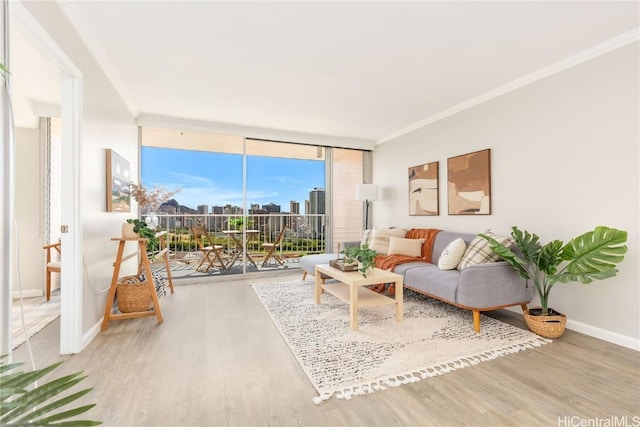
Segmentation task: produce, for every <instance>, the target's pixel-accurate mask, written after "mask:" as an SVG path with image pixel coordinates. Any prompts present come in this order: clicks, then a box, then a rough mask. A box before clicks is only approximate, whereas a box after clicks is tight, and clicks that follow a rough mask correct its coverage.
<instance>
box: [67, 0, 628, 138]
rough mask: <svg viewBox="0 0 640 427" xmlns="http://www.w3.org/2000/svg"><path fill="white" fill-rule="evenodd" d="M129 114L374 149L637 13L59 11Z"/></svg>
mask: <svg viewBox="0 0 640 427" xmlns="http://www.w3.org/2000/svg"><path fill="white" fill-rule="evenodd" d="M61 5H62V8H63V10H65V12H66V13H67V15H68V16H69V17H70V19H72V21H73V23H74V26H76V28H77V30H78V31H79V32H80V33H81V36H82V38H83V39H84V40H85V42H86V43H87V44H88V45H89V48H90V49H91V50H92V52H93V53H94V55H95V57H96V59H97V60H98V61H99V62H100V64H101V65H102V67H103V68H104V69H105V72H107V74H108V76H109V77H110V79H111V80H112V82H114V85H115V86H116V88H117V90H118V91H119V92H120V94H121V95H122V97H123V99H125V102H126V103H127V105H128V106H129V108H130V109H131V111H132V112H133V113H134V114H135V115H136V116H139V115H157V116H167V117H173V118H178V119H192V120H199V121H205V122H215V123H227V124H237V125H244V126H251V127H261V128H270V129H279V130H287V131H297V132H307V133H313V134H321V135H331V136H339V137H349V138H360V139H367V140H373V141H383V140H385V139H387V138H389V137H390V136H392V135H397V134H398V133H401V132H402V131H403V130H405V129H409V128H411V127H412V126H414V125H416V123H420V122H421V121H424V120H426V119H429V118H430V117H434V116H437V115H438V114H440V113H442V112H443V111H447V110H450V109H452V108H455V107H456V106H459V105H461V104H464V103H465V102H468V101H469V100H472V99H474V98H477V97H481V96H483V95H484V94H487V93H490V92H491V91H493V90H495V89H496V88H500V87H502V86H504V85H507V84H509V83H510V82H513V81H514V80H517V79H519V78H521V77H523V76H526V75H530V74H531V73H536V72H538V71H539V70H541V69H544V68H545V67H549V66H552V65H553V64H556V63H558V62H560V61H564V60H566V58H568V57H571V56H573V55H576V54H579V53H581V52H584V51H585V50H588V49H592V48H593V47H594V46H597V45H599V44H602V43H605V42H607V41H609V40H611V39H613V38H615V37H618V36H620V35H623V34H625V33H629V31H631V30H634V29H636V28H638V26H639V13H640V12H639V3H638V2H637V1H628V2H607V1H602V2H582V1H568V2H555V1H534V2H483V1H468V2H452V1H447V2H437V1H424V2H421V1H410V2H400V1H387V2H384V1H379V2H364V1H352V2H342V1H324V2H306V1H296V2H272V1H258V2H245V1H235V2H219V1H193V2H192V1H64V2H62V3H61Z"/></svg>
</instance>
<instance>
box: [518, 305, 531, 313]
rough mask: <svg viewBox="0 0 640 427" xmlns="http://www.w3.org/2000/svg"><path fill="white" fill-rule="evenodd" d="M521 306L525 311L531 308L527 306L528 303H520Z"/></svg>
mask: <svg viewBox="0 0 640 427" xmlns="http://www.w3.org/2000/svg"><path fill="white" fill-rule="evenodd" d="M520 307H521V308H522V312H523V313H524V312H525V311H527V310H528V309H529V307H528V306H527V303H524V304H520Z"/></svg>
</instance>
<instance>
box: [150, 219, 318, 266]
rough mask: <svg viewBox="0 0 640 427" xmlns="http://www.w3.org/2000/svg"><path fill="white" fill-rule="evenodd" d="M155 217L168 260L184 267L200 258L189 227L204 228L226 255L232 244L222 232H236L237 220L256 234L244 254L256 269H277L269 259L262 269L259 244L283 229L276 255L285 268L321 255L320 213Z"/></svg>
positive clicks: (260, 245) (269, 240)
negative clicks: (304, 259)
mask: <svg viewBox="0 0 640 427" xmlns="http://www.w3.org/2000/svg"><path fill="white" fill-rule="evenodd" d="M143 217H144V215H143ZM157 218H158V228H159V230H162V231H167V237H166V242H167V246H168V248H169V253H170V255H171V259H172V261H178V262H182V263H184V264H193V263H195V262H196V261H198V262H199V259H201V256H202V254H201V252H200V251H199V248H198V245H197V242H196V240H195V239H194V237H193V235H192V233H191V227H192V226H194V225H200V226H204V227H205V229H206V230H207V231H208V233H209V235H210V236H211V238H212V239H213V240H214V241H215V244H217V245H221V246H224V247H225V252H228V253H229V254H230V253H232V252H233V251H234V250H235V242H234V241H233V239H232V237H231V236H229V234H228V233H224V231H228V230H238V231H240V230H241V228H240V227H241V226H239V225H237V224H238V219H239V218H242V219H243V221H242V222H243V223H244V222H245V221H246V225H245V226H244V228H246V229H247V230H256V231H257V233H251V238H250V239H248V241H247V243H246V246H247V247H246V251H247V253H248V254H250V255H251V258H252V259H253V260H254V261H255V263H256V265H257V267H258V269H259V270H268V269H273V268H278V267H279V264H277V263H276V262H275V260H273V259H271V260H269V261H268V264H267V265H266V266H264V267H263V266H262V263H263V261H264V257H265V256H266V255H267V252H268V250H267V249H264V248H263V247H262V244H263V243H273V242H275V241H276V240H277V238H278V236H279V234H280V232H281V230H282V229H283V228H284V227H285V226H287V230H286V231H285V234H284V235H283V237H282V240H281V241H280V245H279V248H278V250H277V253H278V254H279V255H280V257H281V258H282V259H284V260H285V262H286V264H290V265H288V267H293V268H298V267H297V266H296V265H295V262H296V261H297V260H298V259H299V258H300V257H301V256H303V255H307V254H317V253H324V252H325V245H326V243H325V225H326V222H325V215H324V214H308V215H300V214H251V215H246V217H245V216H243V215H240V214H237V215H234V214H165V213H158V214H157ZM241 261H242V259H240V260H238V262H241ZM196 265H197V263H196ZM194 267H195V265H194ZM235 270H236V271H237V270H238V269H235ZM254 270H255V269H254Z"/></svg>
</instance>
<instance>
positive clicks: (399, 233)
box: [369, 228, 407, 255]
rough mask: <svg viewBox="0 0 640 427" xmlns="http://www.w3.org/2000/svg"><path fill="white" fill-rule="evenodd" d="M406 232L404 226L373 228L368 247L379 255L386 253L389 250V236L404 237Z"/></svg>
mask: <svg viewBox="0 0 640 427" xmlns="http://www.w3.org/2000/svg"><path fill="white" fill-rule="evenodd" d="M406 234H407V230H406V229H404V228H374V229H373V232H372V233H371V244H370V245H369V247H370V248H371V249H373V250H374V251H376V252H378V254H380V255H386V254H387V253H388V252H389V237H404V236H406Z"/></svg>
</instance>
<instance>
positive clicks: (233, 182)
mask: <svg viewBox="0 0 640 427" xmlns="http://www.w3.org/2000/svg"><path fill="white" fill-rule="evenodd" d="M242 161H243V159H242V156H241V155H238V154H227V153H211V152H202V151H192V150H177V149H166V148H156V147H143V148H142V156H141V162H142V167H141V181H142V184H143V185H144V186H145V187H146V188H148V189H153V188H155V187H159V188H162V189H164V190H166V191H169V192H173V191H176V190H178V191H177V193H175V194H174V195H172V198H171V199H170V200H168V201H165V202H164V203H163V204H162V205H161V206H160V207H159V209H158V211H157V212H155V214H157V224H153V225H154V226H155V225H158V226H160V229H162V230H167V231H168V232H169V234H168V245H169V247H170V249H171V250H172V251H175V252H176V253H182V254H184V253H185V252H186V253H191V252H193V251H194V250H197V246H196V243H197V242H196V241H195V239H194V238H193V235H192V234H193V233H192V230H191V228H192V227H193V226H195V225H201V226H205V227H206V229H207V230H208V231H209V233H210V238H211V240H212V242H210V244H218V245H223V246H225V247H227V248H228V250H229V253H232V252H233V247H234V242H233V241H232V240H231V239H230V236H229V235H228V232H229V231H230V230H240V229H242V228H243V227H244V228H245V229H247V230H251V231H252V235H251V239H249V240H248V241H247V243H246V244H247V249H248V250H250V251H251V253H252V256H257V257H258V258H260V257H261V256H264V250H263V248H262V244H263V243H265V242H273V241H274V240H275V239H276V238H277V237H278V235H279V234H280V233H281V232H282V230H285V231H286V234H284V233H283V234H284V235H283V236H282V237H283V240H282V242H281V249H280V251H281V253H282V254H283V256H287V257H298V256H301V255H303V254H306V253H317V252H322V251H324V245H325V242H324V234H325V229H324V227H325V215H324V214H325V190H324V181H325V176H324V171H325V164H324V161H317V160H300V159H285V158H279V157H260V156H247V159H246V169H247V172H246V177H247V178H246V189H247V190H246V193H247V202H246V206H247V208H246V212H245V209H244V208H243V205H244V201H243V185H242V178H243V170H242ZM144 215H145V214H144V213H143V217H144ZM254 233H255V234H254ZM262 267H266V266H262Z"/></svg>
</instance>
